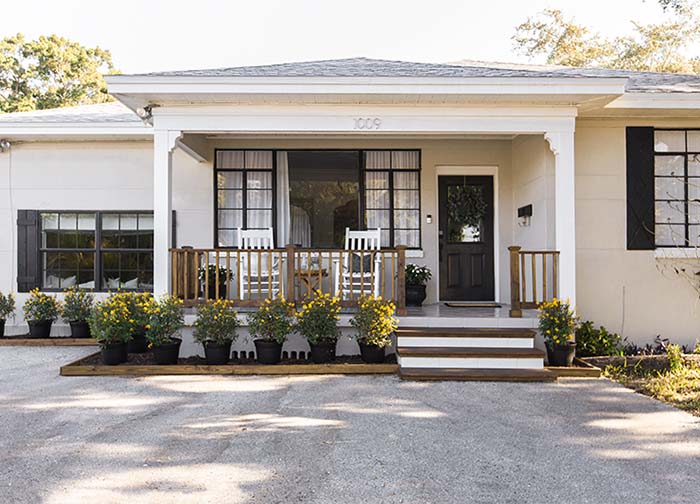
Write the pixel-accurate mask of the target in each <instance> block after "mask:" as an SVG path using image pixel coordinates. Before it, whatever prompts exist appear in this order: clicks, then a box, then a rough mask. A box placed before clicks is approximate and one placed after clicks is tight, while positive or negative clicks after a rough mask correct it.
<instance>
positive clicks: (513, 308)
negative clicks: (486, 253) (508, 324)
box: [508, 246, 559, 317]
mask: <svg viewBox="0 0 700 504" xmlns="http://www.w3.org/2000/svg"><path fill="white" fill-rule="evenodd" d="M508 250H509V251H510V316H511V317H522V314H523V312H522V311H523V310H524V309H525V310H527V309H533V308H537V306H538V305H539V304H540V303H542V302H544V301H551V300H552V299H553V298H555V297H557V295H558V293H559V286H558V284H557V282H558V276H559V251H557V250H522V249H521V247H517V246H512V247H508Z"/></svg>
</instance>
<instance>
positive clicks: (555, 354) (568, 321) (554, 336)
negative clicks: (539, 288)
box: [539, 298, 578, 366]
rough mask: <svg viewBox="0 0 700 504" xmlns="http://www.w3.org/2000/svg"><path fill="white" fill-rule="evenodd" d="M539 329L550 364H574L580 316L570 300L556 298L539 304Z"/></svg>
mask: <svg viewBox="0 0 700 504" xmlns="http://www.w3.org/2000/svg"><path fill="white" fill-rule="evenodd" d="M539 319H540V323H539V329H540V333H541V334H542V336H543V337H544V340H545V345H546V346H547V360H548V361H549V365H550V366H571V365H573V361H574V355H575V353H576V337H575V334H576V327H577V326H578V317H577V316H576V313H575V312H574V310H573V309H572V308H571V306H570V305H569V303H568V302H564V301H562V300H560V299H557V298H554V299H553V300H552V301H549V302H544V303H541V304H540V305H539Z"/></svg>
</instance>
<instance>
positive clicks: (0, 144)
mask: <svg viewBox="0 0 700 504" xmlns="http://www.w3.org/2000/svg"><path fill="white" fill-rule="evenodd" d="M10 145H11V144H10V141H9V140H8V139H7V138H3V139H2V140H0V152H7V151H8V150H10Z"/></svg>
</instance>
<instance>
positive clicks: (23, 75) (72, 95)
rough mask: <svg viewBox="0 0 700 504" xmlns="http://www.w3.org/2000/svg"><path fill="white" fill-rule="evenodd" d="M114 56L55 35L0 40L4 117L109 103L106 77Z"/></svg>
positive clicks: (0, 97) (0, 91) (0, 96)
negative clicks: (12, 113)
mask: <svg viewBox="0 0 700 504" xmlns="http://www.w3.org/2000/svg"><path fill="white" fill-rule="evenodd" d="M113 72H114V67H113V65H112V56H111V54H110V53H109V51H106V50H104V49H101V48H99V47H94V48H89V47H84V46H82V45H80V44H79V43H77V42H73V41H71V40H68V39H66V38H63V37H58V36H56V35H50V36H41V37H39V38H37V39H36V40H27V39H25V37H24V36H23V35H22V34H17V35H15V36H11V37H6V38H4V39H2V40H0V112H21V111H27V110H37V109H48V108H56V107H65V106H70V105H82V104H87V103H102V102H106V101H110V100H111V97H110V96H109V94H108V93H107V86H106V84H105V81H104V79H103V77H102V75H103V74H104V73H113Z"/></svg>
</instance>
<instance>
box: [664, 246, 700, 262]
mask: <svg viewBox="0 0 700 504" xmlns="http://www.w3.org/2000/svg"><path fill="white" fill-rule="evenodd" d="M654 258H655V259H661V260H663V259H685V260H688V261H700V249H698V248H697V247H658V248H656V249H654Z"/></svg>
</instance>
